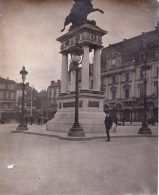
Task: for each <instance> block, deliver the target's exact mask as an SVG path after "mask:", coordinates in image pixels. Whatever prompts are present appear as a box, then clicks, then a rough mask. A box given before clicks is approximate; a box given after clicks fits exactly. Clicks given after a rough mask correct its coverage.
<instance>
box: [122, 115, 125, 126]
mask: <svg viewBox="0 0 159 195" xmlns="http://www.w3.org/2000/svg"><path fill="white" fill-rule="evenodd" d="M122 122H123V126H124V125H125V116H123V118H122Z"/></svg>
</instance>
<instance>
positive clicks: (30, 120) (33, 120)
mask: <svg viewBox="0 0 159 195" xmlns="http://www.w3.org/2000/svg"><path fill="white" fill-rule="evenodd" d="M47 121H48V118H47V116H45V117H44V116H43V115H41V116H38V117H34V118H33V117H32V116H31V117H28V116H26V117H25V123H26V125H28V123H29V124H30V125H32V124H38V125H43V124H46V123H47Z"/></svg>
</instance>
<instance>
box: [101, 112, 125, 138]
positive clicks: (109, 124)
mask: <svg viewBox="0 0 159 195" xmlns="http://www.w3.org/2000/svg"><path fill="white" fill-rule="evenodd" d="M122 122H123V126H124V123H125V117H123V118H122ZM104 123H105V128H106V134H107V140H106V141H107V142H109V141H110V134H109V132H110V129H113V132H116V127H117V126H118V117H117V116H115V117H112V116H110V113H109V112H106V117H105V121H104Z"/></svg>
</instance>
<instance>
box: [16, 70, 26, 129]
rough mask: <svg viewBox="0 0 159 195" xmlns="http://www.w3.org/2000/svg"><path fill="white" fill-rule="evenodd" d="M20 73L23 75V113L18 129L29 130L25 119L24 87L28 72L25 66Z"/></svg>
mask: <svg viewBox="0 0 159 195" xmlns="http://www.w3.org/2000/svg"><path fill="white" fill-rule="evenodd" d="M20 74H21V75H22V81H23V82H22V114H21V121H20V124H19V125H18V127H17V130H19V131H20V130H28V127H27V125H26V123H25V120H24V89H25V79H26V75H27V74H28V72H27V71H26V70H25V67H24V66H23V68H22V70H21V71H20Z"/></svg>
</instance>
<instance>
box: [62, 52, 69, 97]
mask: <svg viewBox="0 0 159 195" xmlns="http://www.w3.org/2000/svg"><path fill="white" fill-rule="evenodd" d="M67 92H68V54H66V53H63V54H62V68H61V93H62V94H67Z"/></svg>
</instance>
